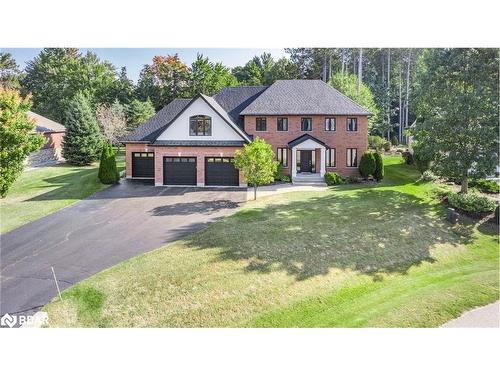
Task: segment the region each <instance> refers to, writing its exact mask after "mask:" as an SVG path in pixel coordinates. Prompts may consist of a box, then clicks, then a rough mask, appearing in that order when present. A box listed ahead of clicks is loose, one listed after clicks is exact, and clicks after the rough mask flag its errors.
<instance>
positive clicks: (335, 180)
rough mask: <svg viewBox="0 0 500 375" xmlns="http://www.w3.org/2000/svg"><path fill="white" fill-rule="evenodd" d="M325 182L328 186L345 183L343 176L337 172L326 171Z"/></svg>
mask: <svg viewBox="0 0 500 375" xmlns="http://www.w3.org/2000/svg"><path fill="white" fill-rule="evenodd" d="M325 182H326V184H327V185H328V186H332V185H341V184H342V183H343V180H342V177H341V176H340V175H339V174H338V173H335V172H326V173H325Z"/></svg>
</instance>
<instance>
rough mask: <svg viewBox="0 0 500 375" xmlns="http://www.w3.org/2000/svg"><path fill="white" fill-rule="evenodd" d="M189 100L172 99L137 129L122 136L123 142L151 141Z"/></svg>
mask: <svg viewBox="0 0 500 375" xmlns="http://www.w3.org/2000/svg"><path fill="white" fill-rule="evenodd" d="M190 102H191V99H174V100H172V101H171V102H170V103H168V104H167V105H166V106H165V107H163V108H162V109H160V110H159V111H158V112H157V113H156V114H155V115H154V116H153V117H151V118H150V119H149V120H147V121H146V122H145V123H144V124H142V125H140V126H139V127H138V128H137V129H135V130H133V131H131V132H130V133H128V134H127V135H126V136H125V137H123V139H122V141H123V142H147V143H149V142H152V141H154V140H155V139H156V137H158V135H160V134H161V130H162V129H163V127H164V126H165V125H166V124H168V123H170V122H171V121H172V120H173V119H174V118H176V117H177V115H178V114H179V113H180V112H181V111H182V110H183V109H184V108H186V106H187V105H188V104H189V103H190Z"/></svg>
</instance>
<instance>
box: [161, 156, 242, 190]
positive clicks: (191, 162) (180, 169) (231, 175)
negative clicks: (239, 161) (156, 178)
mask: <svg viewBox="0 0 500 375" xmlns="http://www.w3.org/2000/svg"><path fill="white" fill-rule="evenodd" d="M233 162H234V160H233V158H212V157H209V158H205V185H206V186H238V185H239V173H238V170H237V169H236V168H235V167H234V164H233ZM196 176H197V173H196V158H195V157H167V156H166V157H164V158H163V184H164V185H196V183H197V177H196Z"/></svg>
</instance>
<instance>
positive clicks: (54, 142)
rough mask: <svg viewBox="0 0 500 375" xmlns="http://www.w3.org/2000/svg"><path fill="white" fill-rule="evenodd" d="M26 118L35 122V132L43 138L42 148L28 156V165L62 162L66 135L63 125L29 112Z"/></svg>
mask: <svg viewBox="0 0 500 375" xmlns="http://www.w3.org/2000/svg"><path fill="white" fill-rule="evenodd" d="M28 118H29V119H30V120H32V121H34V122H35V130H36V132H37V133H38V134H41V135H43V137H44V138H45V143H44V145H43V146H42V148H41V149H40V150H38V151H36V152H33V153H32V154H31V155H30V156H29V158H28V164H29V165H30V166H32V167H35V166H38V165H44V164H47V163H52V162H55V161H61V160H64V158H63V157H62V142H63V139H64V136H65V134H66V128H65V127H64V125H62V124H59V123H58V122H55V121H52V120H50V119H48V118H47V117H43V116H41V115H39V114H38V113H35V112H31V111H28Z"/></svg>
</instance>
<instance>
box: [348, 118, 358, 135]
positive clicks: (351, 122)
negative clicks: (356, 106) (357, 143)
mask: <svg viewBox="0 0 500 375" xmlns="http://www.w3.org/2000/svg"><path fill="white" fill-rule="evenodd" d="M347 131H348V132H357V131H358V119H357V118H348V119H347Z"/></svg>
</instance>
